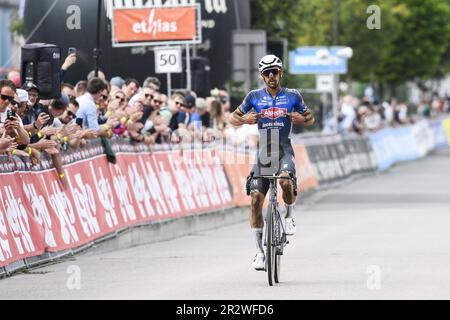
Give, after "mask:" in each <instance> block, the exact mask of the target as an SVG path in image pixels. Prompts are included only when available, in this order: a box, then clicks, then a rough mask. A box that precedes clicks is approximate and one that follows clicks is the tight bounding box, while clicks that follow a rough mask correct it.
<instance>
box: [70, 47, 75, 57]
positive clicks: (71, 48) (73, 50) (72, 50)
mask: <svg viewBox="0 0 450 320" xmlns="http://www.w3.org/2000/svg"><path fill="white" fill-rule="evenodd" d="M72 53H75V54H76V53H77V48H74V47H70V48H69V53H68V55H69V56H70V55H71V54H72Z"/></svg>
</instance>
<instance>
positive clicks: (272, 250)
mask: <svg viewBox="0 0 450 320" xmlns="http://www.w3.org/2000/svg"><path fill="white" fill-rule="evenodd" d="M273 213H274V210H273V207H272V206H271V205H270V206H269V208H268V209H267V221H266V230H267V232H266V235H267V241H266V244H267V256H266V259H267V276H268V280H269V285H270V286H273V283H274V279H275V268H276V267H275V265H276V264H275V260H276V256H277V254H276V247H275V239H274V236H275V234H274V225H275V223H274V222H275V221H274V214H273Z"/></svg>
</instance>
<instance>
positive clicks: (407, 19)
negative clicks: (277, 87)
mask: <svg viewBox="0 0 450 320" xmlns="http://www.w3.org/2000/svg"><path fill="white" fill-rule="evenodd" d="M334 2H335V0H283V1H280V0H251V8H252V27H253V28H256V29H265V30H266V31H267V35H268V38H280V37H284V38H287V39H288V41H289V48H290V49H293V48H296V47H299V46H306V45H309V46H330V45H332V38H333V21H334V17H335V12H334ZM374 4H375V5H377V6H379V7H380V9H381V29H380V30H377V29H374V30H370V29H369V28H368V27H367V20H368V18H369V17H370V15H371V14H370V13H368V12H367V8H368V7H369V6H371V5H374ZM449 17H450V1H449V0H426V1H423V0H383V1H373V0H340V19H339V45H344V46H350V47H352V48H353V51H354V56H353V58H352V59H351V60H350V61H349V73H348V75H346V77H347V80H353V81H361V82H372V83H374V82H377V83H388V84H390V85H391V86H398V85H399V84H402V83H404V82H406V81H411V80H417V79H420V80H427V79H430V78H432V77H443V76H444V75H446V74H447V73H448V72H449V71H450V19H449ZM296 77H297V76H292V75H291V76H289V75H288V76H287V77H286V79H285V80H286V82H287V83H293V84H295V83H299V82H301V81H299V80H298V79H297V78H296Z"/></svg>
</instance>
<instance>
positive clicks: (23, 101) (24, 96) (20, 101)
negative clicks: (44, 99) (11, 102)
mask: <svg viewBox="0 0 450 320" xmlns="http://www.w3.org/2000/svg"><path fill="white" fill-rule="evenodd" d="M16 95H17V105H16V108H15V111H16V113H17V115H18V116H19V117H20V118H21V119H22V124H23V119H24V118H25V114H26V112H27V109H28V107H29V104H30V99H29V97H28V92H26V91H25V90H23V89H17V90H16Z"/></svg>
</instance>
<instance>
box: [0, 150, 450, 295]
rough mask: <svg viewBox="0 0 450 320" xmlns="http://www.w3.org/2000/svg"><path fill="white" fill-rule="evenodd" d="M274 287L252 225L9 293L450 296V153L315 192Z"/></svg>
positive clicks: (17, 282)
mask: <svg viewBox="0 0 450 320" xmlns="http://www.w3.org/2000/svg"><path fill="white" fill-rule="evenodd" d="M295 216H296V218H297V225H298V230H297V234H296V235H295V236H293V237H292V238H291V243H290V244H289V245H288V247H287V248H286V250H285V255H284V256H283V260H282V275H281V278H282V279H281V280H282V283H280V284H279V285H277V286H274V287H269V286H268V284H267V276H266V273H264V272H257V271H254V270H252V269H251V261H252V258H253V255H254V242H253V237H252V234H251V232H250V229H249V226H248V224H247V223H241V224H237V225H233V226H230V227H224V228H221V229H218V230H212V231H208V232H202V233H197V234H193V235H191V236H187V237H182V238H178V239H175V240H171V241H166V242H161V243H156V244H151V245H145V246H140V247H135V248H130V249H127V250H122V251H118V252H113V253H108V254H99V255H92V254H89V253H88V254H83V255H80V256H78V257H76V258H72V259H69V260H65V261H63V262H61V263H57V264H54V265H50V266H46V267H43V268H39V269H35V270H33V272H32V273H30V274H18V275H16V276H14V277H11V278H7V279H3V280H0V299H50V298H51V299H170V300H173V299H176V300H178V299H231V300H234V299H256V300H260V299H283V300H289V299H450V289H449V287H450V151H449V150H446V151H441V152H439V153H436V154H434V155H432V156H430V157H428V158H426V159H423V160H420V161H416V162H412V163H406V164H401V165H398V166H396V167H394V168H392V169H391V170H389V171H388V172H385V173H382V174H377V175H375V176H372V177H366V178H362V179H359V180H356V181H354V182H351V183H347V184H345V185H343V186H341V187H337V188H333V189H330V190H327V191H322V192H319V193H316V194H314V195H313V196H311V197H309V198H308V199H306V200H305V203H304V204H303V205H299V206H297V207H296V211H295Z"/></svg>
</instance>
